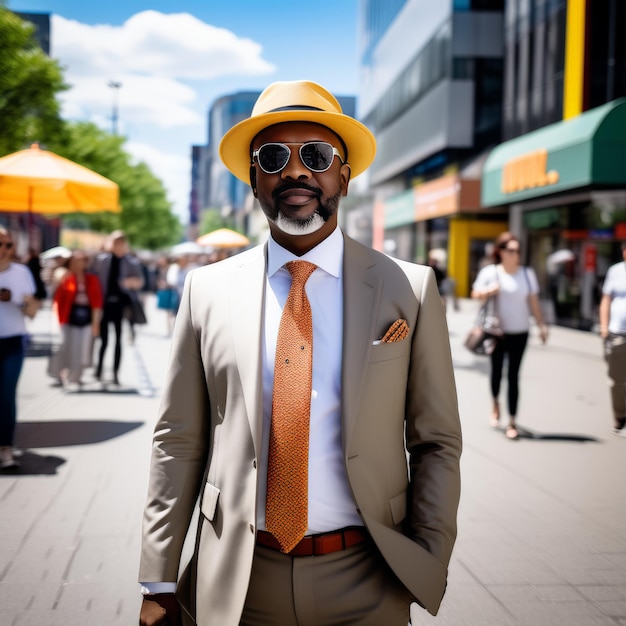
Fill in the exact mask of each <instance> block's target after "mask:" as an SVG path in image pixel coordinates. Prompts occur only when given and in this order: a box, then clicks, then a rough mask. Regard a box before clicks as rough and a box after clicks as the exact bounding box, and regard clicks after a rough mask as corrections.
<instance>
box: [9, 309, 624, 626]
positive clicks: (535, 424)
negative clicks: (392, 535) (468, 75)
mask: <svg viewBox="0 0 626 626" xmlns="http://www.w3.org/2000/svg"><path fill="white" fill-rule="evenodd" d="M460 307H461V308H460V311H454V310H449V312H448V321H449V325H450V337H451V345H452V349H453V355H454V362H455V371H456V376H457V387H458V394H459V401H460V407H461V419H462V422H463V430H464V438H465V450H464V455H463V460H462V463H463V495H462V501H461V507H460V510H459V539H458V542H457V545H456V547H455V551H454V555H453V559H452V563H451V566H450V578H449V585H448V591H447V594H446V597H445V598H444V602H443V605H442V609H441V611H440V614H439V616H438V617H437V618H432V617H430V616H428V615H427V614H426V613H425V612H424V611H422V610H419V611H415V613H414V620H413V623H414V624H430V623H433V624H434V623H436V624H437V625H438V626H462V625H471V626H479V625H485V624H486V625H497V626H501V625H504V626H506V625H508V624H521V625H529V626H531V625H532V626H541V625H546V626H548V625H550V626H552V625H560V624H563V625H565V624H567V625H568V626H583V625H584V626H589V625H595V624H598V625H609V624H611V625H613V624H624V625H626V533H625V532H624V529H625V528H626V481H625V480H624V476H625V469H626V438H622V437H616V436H614V435H612V434H611V433H610V430H609V428H610V425H611V418H610V405H609V394H608V389H607V386H606V380H605V368H604V363H603V361H602V358H601V349H600V340H599V339H598V337H597V336H595V335H592V334H588V333H582V332H579V331H574V330H568V329H564V328H557V327H553V328H552V330H551V337H550V340H549V343H548V345H547V346H541V345H540V344H539V341H538V339H537V337H536V334H534V335H533V338H532V340H531V342H530V346H529V349H528V352H527V355H526V357H525V361H524V363H523V365H522V379H521V385H522V389H521V402H520V415H519V423H520V426H521V427H522V428H523V437H521V438H520V439H519V440H518V441H514V442H511V441H508V440H507V439H506V438H505V437H504V433H503V431H497V430H494V429H491V428H490V427H489V426H488V415H489V410H490V401H489V391H488V380H487V371H488V362H487V360H486V359H484V358H481V357H476V356H474V355H472V354H470V353H469V352H467V351H466V350H465V349H464V348H463V347H462V341H463V338H464V335H465V333H466V332H467V330H468V329H469V327H470V325H471V322H472V318H473V316H474V313H475V311H476V308H477V307H476V303H473V302H470V301H467V300H461V301H460ZM147 313H148V318H149V324H148V325H147V326H145V327H140V328H139V329H138V335H137V339H136V342H135V345H134V346H131V345H130V344H129V342H128V337H129V333H128V328H125V333H126V335H125V339H124V354H123V357H122V369H121V371H120V379H121V382H122V386H121V387H120V388H119V389H116V388H114V387H110V388H109V389H108V390H107V391H101V390H99V389H98V388H97V387H96V386H95V384H90V385H87V386H86V387H85V390H84V391H83V392H82V393H78V394H65V393H64V392H63V391H62V390H61V389H59V388H57V387H51V386H50V379H49V378H48V377H47V376H46V374H45V370H46V365H47V357H45V356H37V355H38V354H40V355H41V354H43V353H45V348H46V343H47V342H49V341H50V340H53V341H55V340H56V337H57V334H56V332H57V329H56V327H55V326H54V324H53V323H52V322H51V316H50V311H49V309H44V310H42V311H41V312H40V313H39V314H38V316H37V318H36V319H35V320H34V322H33V323H32V324H31V331H32V333H33V335H34V338H35V340H36V341H35V344H34V346H35V349H33V350H32V352H31V353H32V355H33V356H29V357H28V358H27V359H26V362H25V366H24V371H23V373H22V376H21V379H20V386H19V394H18V395H19V397H18V402H19V425H18V432H17V442H16V444H17V446H18V447H19V448H20V450H21V451H22V456H21V461H22V469H21V471H20V473H18V474H15V475H1V476H0V536H2V541H1V542H0V624H2V626H4V625H5V624H6V625H7V626H9V625H10V626H18V625H19V626H24V625H32V626H42V625H44V624H45V625H46V626H55V625H57V624H58V625H61V624H62V625H64V626H71V625H74V624H75V625H80V626H84V625H86V624H89V625H90V626H92V625H93V626H114V625H117V624H123V625H128V626H131V625H135V624H136V623H137V615H138V609H139V603H140V598H139V595H138V587H137V584H136V573H137V564H138V552H139V533H140V520H141V510H142V507H143V501H144V495H145V487H146V481H147V473H148V461H149V449H150V440H151V435H152V429H153V425H154V419H155V416H156V412H157V406H158V397H159V393H160V389H161V386H162V381H163V377H164V373H165V367H166V362H167V355H168V351H169V339H167V338H166V337H165V328H166V324H165V317H164V314H163V313H162V312H161V311H157V310H155V308H154V299H153V298H151V299H150V300H149V301H148V304H147ZM109 352H110V353H111V354H108V358H109V359H111V358H112V346H110V347H109ZM89 376H90V372H88V374H87V375H86V379H87V380H88V379H89ZM505 389H506V384H505V385H504V386H503V391H504V390H505ZM435 620H436V621H435ZM381 626H384V625H381Z"/></svg>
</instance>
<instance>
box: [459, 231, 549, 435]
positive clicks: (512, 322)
mask: <svg viewBox="0 0 626 626" xmlns="http://www.w3.org/2000/svg"><path fill="white" fill-rule="evenodd" d="M520 255H521V248H520V243H519V240H518V239H517V238H516V237H515V236H514V235H513V234H512V233H510V232H504V233H502V234H501V235H499V236H498V238H497V239H496V241H495V249H494V252H493V264H491V265H486V266H485V267H483V269H481V270H480V272H479V273H478V276H477V277H476V280H475V281H474V284H473V285H472V293H471V296H472V298H478V299H485V298H488V297H489V296H495V300H496V311H497V314H498V317H499V319H500V326H501V327H502V330H503V331H504V333H503V335H502V337H501V338H500V339H498V341H497V343H496V347H495V349H494V351H493V353H492V354H491V357H490V358H491V376H490V386H491V396H492V398H493V411H492V414H491V418H490V423H491V425H492V426H493V427H494V428H497V427H498V426H499V424H500V415H501V413H500V404H499V401H498V396H499V394H500V383H501V380H502V369H503V365H504V358H505V356H506V357H507V359H508V365H507V378H508V389H507V405H508V410H509V423H508V425H507V427H506V431H505V433H506V436H507V438H508V439H517V438H518V437H519V431H518V430H517V426H516V422H515V420H516V417H517V406H518V401H519V370H520V365H521V363H522V357H523V356H524V350H525V349H526V343H527V342H528V332H529V329H530V319H529V318H530V316H531V314H532V315H533V317H534V318H535V321H536V322H537V324H538V326H539V332H540V336H541V341H542V342H543V343H545V342H546V340H547V338H548V329H547V327H546V326H545V324H544V323H543V316H542V314H541V307H540V306H539V297H538V294H539V283H538V282H537V276H536V275H535V272H534V271H533V270H532V268H529V267H524V266H522V265H521V264H520Z"/></svg>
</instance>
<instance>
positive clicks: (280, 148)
mask: <svg viewBox="0 0 626 626" xmlns="http://www.w3.org/2000/svg"><path fill="white" fill-rule="evenodd" d="M290 145H298V144H290ZM298 153H299V154H300V160H301V161H302V163H303V164H304V165H305V166H306V167H307V168H308V169H309V170H311V171H312V172H317V173H320V172H325V171H326V170H327V169H330V166H331V165H332V164H333V159H334V158H335V157H338V158H339V160H340V161H341V163H342V164H343V163H344V160H343V159H342V158H341V155H340V154H339V150H337V148H335V147H334V146H331V145H330V144H329V143H326V142H325V141H309V142H307V143H303V144H300V149H299V150H298ZM290 158H291V148H290V147H289V145H287V144H284V143H264V144H263V145H262V146H261V147H260V148H258V149H257V150H255V151H254V152H253V153H252V161H253V162H254V159H256V160H257V163H258V164H259V167H260V168H261V169H262V170H263V171H264V172H265V173H266V174H278V172H281V171H282V170H284V169H285V167H286V166H287V163H289V159H290Z"/></svg>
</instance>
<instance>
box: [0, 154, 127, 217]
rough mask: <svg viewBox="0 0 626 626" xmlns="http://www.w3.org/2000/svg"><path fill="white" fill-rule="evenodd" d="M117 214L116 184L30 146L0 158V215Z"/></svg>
mask: <svg viewBox="0 0 626 626" xmlns="http://www.w3.org/2000/svg"><path fill="white" fill-rule="evenodd" d="M3 211H9V212H23V213H46V214H58V213H75V212H76V213H95V212H97V211H113V212H116V213H118V212H119V211H120V206H119V187H118V186H117V184H116V183H114V182H113V181H112V180H109V179H108V178H105V177H104V176H101V175H100V174H97V173H96V172H93V171H92V170H90V169H87V168H86V167H83V166H82V165H79V164H78V163H74V161H70V160H69V159H65V158H63V157H61V156H59V155H58V154H55V153H54V152H50V151H49V150H41V149H40V148H39V146H38V145H37V144H33V145H32V146H31V147H30V148H29V149H27V150H20V151H19V152H14V153H13V154H9V155H7V156H5V157H2V158H0V212H3Z"/></svg>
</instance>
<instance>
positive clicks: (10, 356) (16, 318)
mask: <svg viewBox="0 0 626 626" xmlns="http://www.w3.org/2000/svg"><path fill="white" fill-rule="evenodd" d="M14 253H15V246H14V244H13V238H12V237H11V233H10V232H9V230H7V229H6V228H4V227H3V226H0V469H2V470H7V469H14V468H16V467H17V466H18V462H17V461H16V460H15V458H14V457H13V437H14V435H15V423H16V420H17V402H16V394H17V383H18V380H19V377H20V374H21V372H22V365H23V364H24V354H25V351H26V343H27V336H26V322H25V317H30V318H32V317H34V316H35V313H36V312H37V309H38V308H39V303H38V302H37V300H35V292H36V290H37V288H36V285H35V281H34V280H33V276H32V274H31V272H30V270H29V269H28V267H26V265H23V264H21V263H15V262H14V261H13V258H14Z"/></svg>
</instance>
